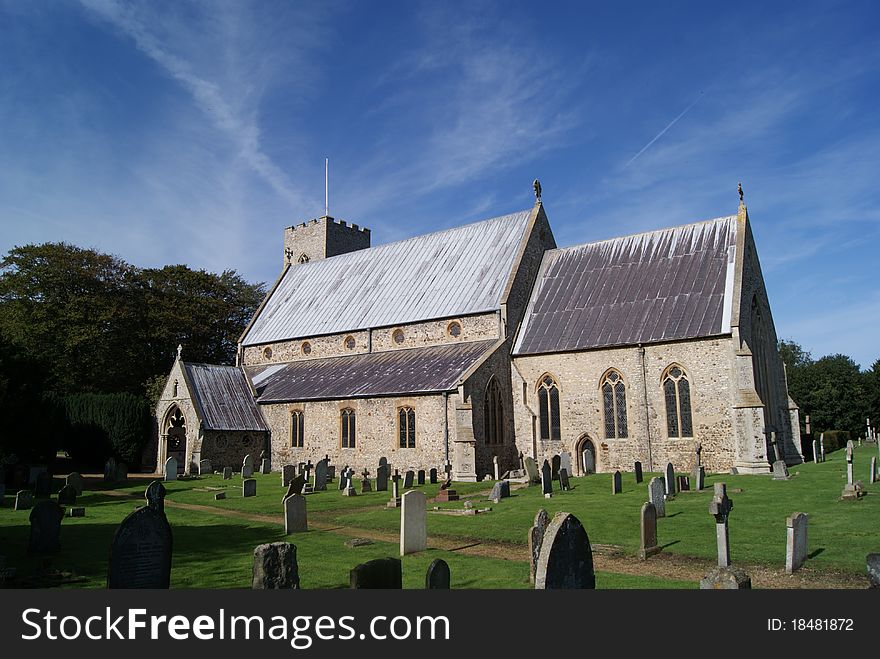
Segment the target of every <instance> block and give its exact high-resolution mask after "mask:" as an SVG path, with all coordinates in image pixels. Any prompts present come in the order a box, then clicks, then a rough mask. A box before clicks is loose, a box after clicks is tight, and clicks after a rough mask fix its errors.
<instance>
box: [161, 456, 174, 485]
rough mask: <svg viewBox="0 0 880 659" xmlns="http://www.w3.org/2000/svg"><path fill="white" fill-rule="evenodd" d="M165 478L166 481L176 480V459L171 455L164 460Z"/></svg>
mask: <svg viewBox="0 0 880 659" xmlns="http://www.w3.org/2000/svg"><path fill="white" fill-rule="evenodd" d="M164 474H165V480H166V481H176V480H177V460H176V459H175V458H174V456H173V455H172V456H171V457H170V458H168V459H167V460H166V461H165V472H164Z"/></svg>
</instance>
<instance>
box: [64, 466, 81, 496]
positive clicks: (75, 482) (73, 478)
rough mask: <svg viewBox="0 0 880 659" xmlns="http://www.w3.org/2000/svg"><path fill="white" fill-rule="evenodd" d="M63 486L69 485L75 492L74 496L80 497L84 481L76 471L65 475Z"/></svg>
mask: <svg viewBox="0 0 880 659" xmlns="http://www.w3.org/2000/svg"><path fill="white" fill-rule="evenodd" d="M64 482H65V484H67V485H70V486H71V487H72V488H73V489H74V490H75V491H76V496H78V497H81V496H82V493H83V491H84V490H85V487H86V481H85V479H84V478H83V477H82V474H80V473H79V472H78V471H73V472H71V473H69V474H67V478H66V479H65V481H64Z"/></svg>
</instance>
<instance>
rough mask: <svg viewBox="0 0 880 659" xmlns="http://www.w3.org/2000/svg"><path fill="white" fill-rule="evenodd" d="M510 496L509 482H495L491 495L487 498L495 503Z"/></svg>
mask: <svg viewBox="0 0 880 659" xmlns="http://www.w3.org/2000/svg"><path fill="white" fill-rule="evenodd" d="M509 496H510V482H509V481H497V482H496V483H495V485H494V486H493V487H492V493H491V494H490V495H489V498H490V499H492V501H494V502H495V503H498V502H499V501H501V499H506V498H507V497H509Z"/></svg>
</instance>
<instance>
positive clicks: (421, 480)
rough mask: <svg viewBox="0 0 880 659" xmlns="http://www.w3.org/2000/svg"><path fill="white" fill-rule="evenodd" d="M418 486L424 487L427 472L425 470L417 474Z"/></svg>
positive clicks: (420, 470)
mask: <svg viewBox="0 0 880 659" xmlns="http://www.w3.org/2000/svg"><path fill="white" fill-rule="evenodd" d="M416 484H417V485H424V484H425V470H424V469H419V470H418V471H417V472H416Z"/></svg>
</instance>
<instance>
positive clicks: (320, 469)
mask: <svg viewBox="0 0 880 659" xmlns="http://www.w3.org/2000/svg"><path fill="white" fill-rule="evenodd" d="M327 464H328V462H327V459H326V458H322V459H321V460H318V463H317V464H316V465H315V482H314V483H313V484H312V491H313V492H318V491H324V490H326V489H327Z"/></svg>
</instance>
